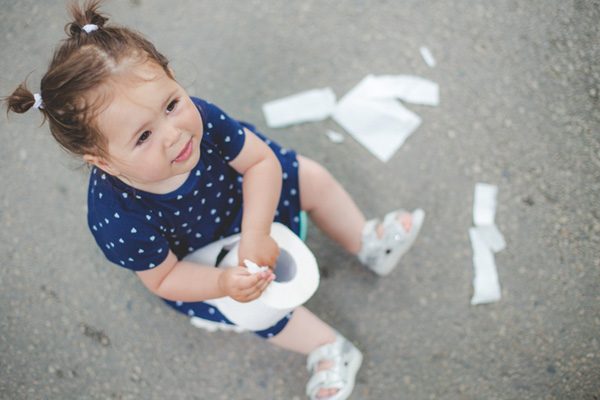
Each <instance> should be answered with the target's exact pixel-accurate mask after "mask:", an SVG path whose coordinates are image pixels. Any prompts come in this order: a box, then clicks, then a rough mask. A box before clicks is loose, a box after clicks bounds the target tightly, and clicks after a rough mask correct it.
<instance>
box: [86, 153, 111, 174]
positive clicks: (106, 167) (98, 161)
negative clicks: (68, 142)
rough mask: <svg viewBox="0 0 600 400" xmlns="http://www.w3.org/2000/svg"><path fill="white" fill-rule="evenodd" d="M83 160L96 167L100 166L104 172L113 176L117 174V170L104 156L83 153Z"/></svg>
mask: <svg viewBox="0 0 600 400" xmlns="http://www.w3.org/2000/svg"><path fill="white" fill-rule="evenodd" d="M83 161H85V162H86V163H88V164H92V165H95V166H96V167H98V168H100V169H101V170H103V171H104V172H108V173H109V174H110V175H113V176H118V175H119V170H118V169H116V168H115V167H114V166H113V165H112V163H110V162H109V161H108V160H106V159H105V158H104V157H101V156H98V155H93V154H84V155H83Z"/></svg>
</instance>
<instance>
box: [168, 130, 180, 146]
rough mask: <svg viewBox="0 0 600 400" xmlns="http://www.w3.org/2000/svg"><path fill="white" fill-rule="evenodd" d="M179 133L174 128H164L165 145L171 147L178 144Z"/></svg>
mask: <svg viewBox="0 0 600 400" xmlns="http://www.w3.org/2000/svg"><path fill="white" fill-rule="evenodd" d="M180 136H181V132H180V131H179V129H177V128H176V127H175V126H166V127H165V145H166V146H167V147H171V146H173V145H174V144H177V143H178V142H179V137H180Z"/></svg>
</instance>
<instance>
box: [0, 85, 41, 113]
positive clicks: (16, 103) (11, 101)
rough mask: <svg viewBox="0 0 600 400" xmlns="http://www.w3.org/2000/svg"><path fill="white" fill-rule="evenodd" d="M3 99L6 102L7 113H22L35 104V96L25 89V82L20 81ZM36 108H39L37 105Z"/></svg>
mask: <svg viewBox="0 0 600 400" xmlns="http://www.w3.org/2000/svg"><path fill="white" fill-rule="evenodd" d="M3 100H4V102H6V112H7V113H8V112H9V111H12V112H16V113H19V114H23V113H25V112H27V111H29V109H31V107H33V106H34V105H35V104H36V97H35V95H34V94H33V93H31V91H30V90H29V89H27V85H26V84H25V82H23V83H21V84H20V85H19V86H18V87H17V88H16V89H15V91H14V92H13V93H12V94H11V95H10V96H7V97H5V98H4V99H3ZM37 108H39V109H41V107H39V106H38V107H37Z"/></svg>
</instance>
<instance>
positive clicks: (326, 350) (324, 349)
mask: <svg viewBox="0 0 600 400" xmlns="http://www.w3.org/2000/svg"><path fill="white" fill-rule="evenodd" d="M341 344H342V343H341V341H340V340H339V337H338V338H336V340H335V342H333V343H327V344H324V345H323V346H319V347H317V348H316V349H314V350H313V351H311V352H310V354H309V355H308V358H307V359H306V369H308V370H309V371H311V372H312V371H314V369H315V367H316V366H317V365H318V364H319V363H320V362H321V361H325V360H331V361H332V362H333V363H336V362H339V358H340V353H341Z"/></svg>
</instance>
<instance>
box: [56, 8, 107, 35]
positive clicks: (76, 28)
mask: <svg viewBox="0 0 600 400" xmlns="http://www.w3.org/2000/svg"><path fill="white" fill-rule="evenodd" d="M100 3H101V0H88V1H86V2H85V3H84V4H83V7H82V6H80V5H79V4H78V3H71V6H70V8H69V11H70V12H71V16H72V17H73V22H70V23H68V24H67V25H65V32H66V34H67V35H68V36H69V38H70V39H76V40H79V39H80V38H81V37H82V35H83V36H87V35H88V34H90V33H91V32H90V31H89V29H87V28H86V27H89V26H95V27H96V29H102V27H103V26H104V24H105V23H106V21H108V17H106V16H104V15H102V14H100V13H99V12H98V9H99V8H100ZM86 29H87V30H86Z"/></svg>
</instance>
